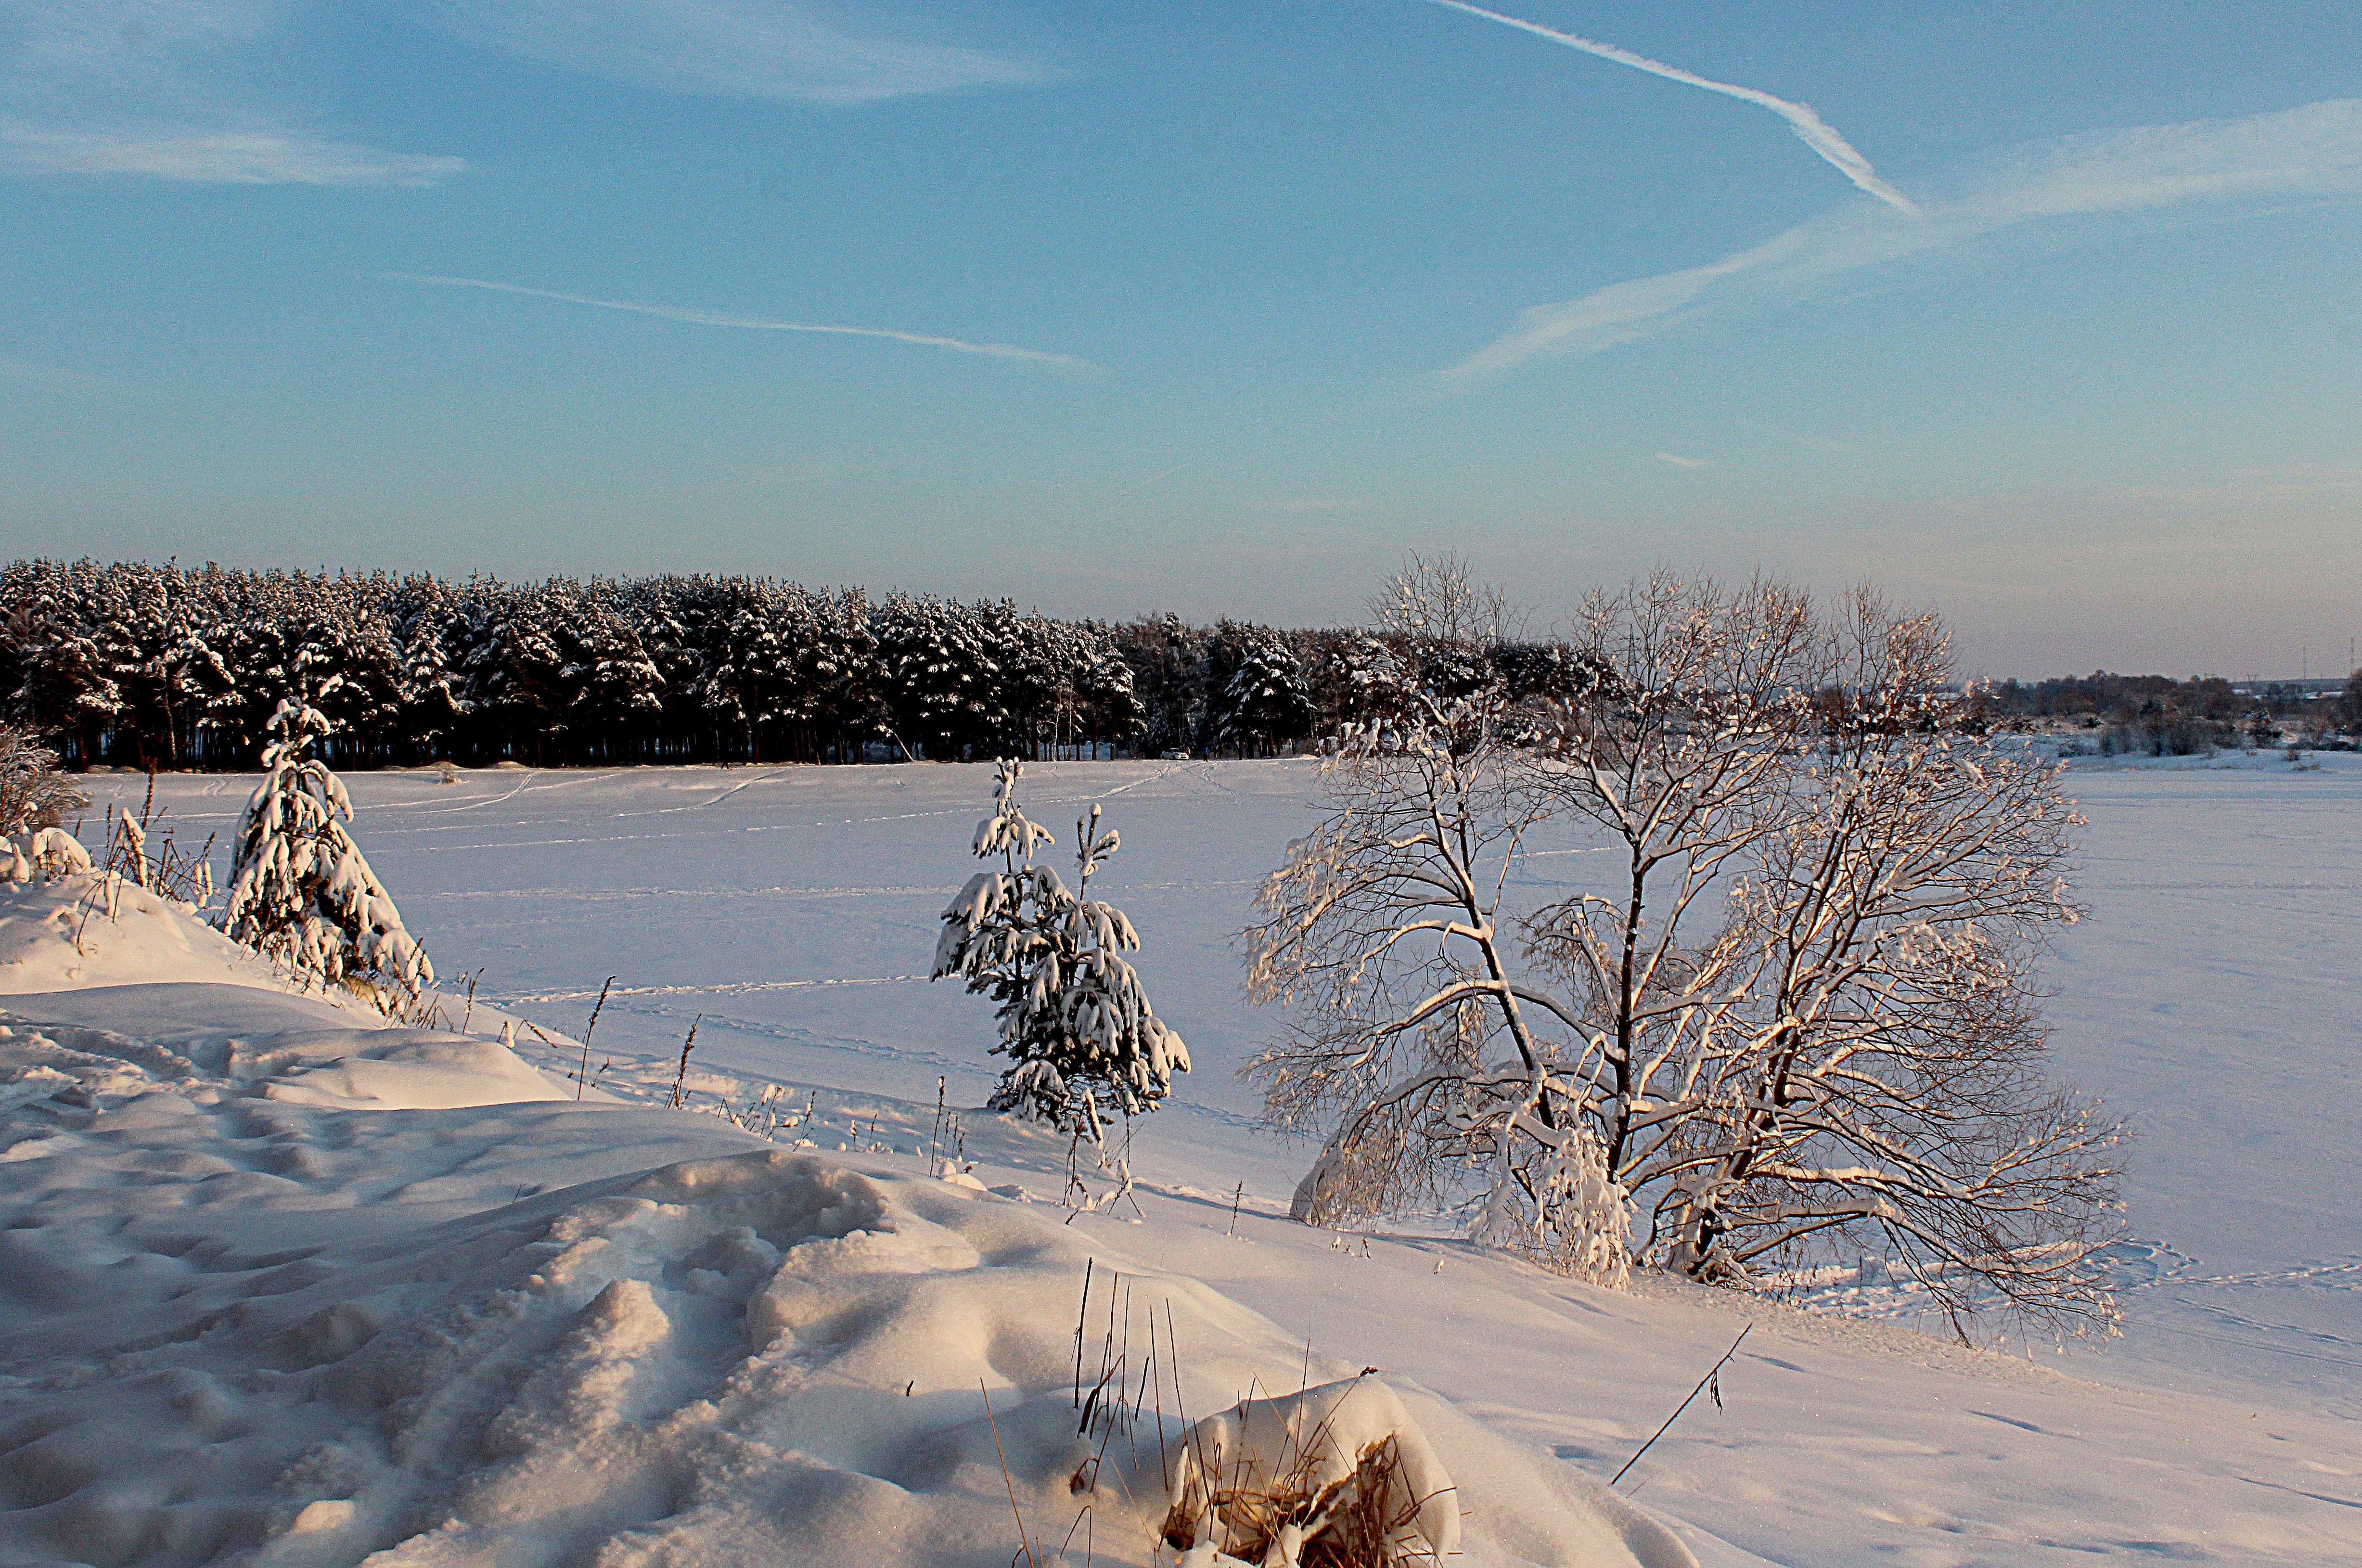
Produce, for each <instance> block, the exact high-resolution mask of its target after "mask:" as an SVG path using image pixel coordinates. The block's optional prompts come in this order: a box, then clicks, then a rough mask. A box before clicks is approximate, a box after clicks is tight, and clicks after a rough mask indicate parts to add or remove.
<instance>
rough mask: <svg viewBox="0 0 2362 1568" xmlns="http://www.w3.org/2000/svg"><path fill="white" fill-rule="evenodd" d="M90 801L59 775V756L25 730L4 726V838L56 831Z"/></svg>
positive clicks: (0, 766) (0, 792) (0, 733)
mask: <svg viewBox="0 0 2362 1568" xmlns="http://www.w3.org/2000/svg"><path fill="white" fill-rule="evenodd" d="M89 804H90V797H89V796H88V795H85V794H83V792H82V791H81V790H79V789H76V788H75V787H74V782H73V780H72V779H71V778H67V777H65V775H63V774H61V773H60V772H59V771H58V754H57V753H56V752H54V751H51V750H50V748H49V747H48V746H45V745H41V744H40V743H39V741H37V740H35V739H34V738H33V737H32V736H31V735H29V734H26V733H25V732H24V731H23V730H19V729H15V728H11V727H10V726H8V725H6V724H0V834H20V833H27V832H29V831H31V830H33V829H36V828H53V827H56V826H58V825H59V824H60V823H61V822H62V821H64V819H65V813H66V812H73V811H80V810H81V809H82V808H83V807H84V806H87V805H89Z"/></svg>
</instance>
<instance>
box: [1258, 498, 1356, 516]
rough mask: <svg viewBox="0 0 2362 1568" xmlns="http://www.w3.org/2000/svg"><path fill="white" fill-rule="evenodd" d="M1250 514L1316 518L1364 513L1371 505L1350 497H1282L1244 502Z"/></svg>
mask: <svg viewBox="0 0 2362 1568" xmlns="http://www.w3.org/2000/svg"><path fill="white" fill-rule="evenodd" d="M1242 504H1243V505H1244V506H1245V508H1246V510H1248V511H1249V512H1275V513H1280V514H1282V515H1284V516H1314V515H1318V514H1319V513H1329V512H1364V511H1367V510H1368V509H1369V505H1370V503H1369V502H1366V501H1363V500H1361V499H1359V498H1358V497H1355V496H1348V495H1282V496H1274V497H1272V498H1270V499H1268V500H1264V501H1249V502H1242Z"/></svg>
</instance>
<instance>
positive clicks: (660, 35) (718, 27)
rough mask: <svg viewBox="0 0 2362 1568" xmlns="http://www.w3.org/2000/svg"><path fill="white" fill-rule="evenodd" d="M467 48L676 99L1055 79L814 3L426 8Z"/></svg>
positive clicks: (480, 3)
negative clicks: (904, 35) (839, 16)
mask: <svg viewBox="0 0 2362 1568" xmlns="http://www.w3.org/2000/svg"><path fill="white" fill-rule="evenodd" d="M418 12H419V14H420V15H422V16H424V17H426V18H427V19H429V20H430V21H431V22H432V23H433V24H434V25H435V26H436V27H437V28H441V29H442V30H443V31H446V32H447V33H449V34H451V35H452V36H453V37H455V38H458V39H463V40H465V41H467V42H469V43H473V44H477V45H480V46H482V47H484V48H488V49H494V50H501V51H502V52H503V53H507V54H513V55H518V56H521V57H523V58H524V59H527V60H535V61H542V62H544V63H546V64H550V65H559V66H564V67H566V68H568V69H569V70H574V71H580V72H587V73H589V74H591V75H594V76H603V77H607V78H609V79H611V80H613V81H620V82H627V83H633V84H635V85H638V86H644V87H654V88H657V89H659V90H662V91H666V92H673V93H701V94H718V95H721V96H724V97H736V98H773V99H782V100H787V101H789V102H797V103H808V104H866V103H872V102H875V101H877V100H878V99H881V98H899V97H906V96H909V95H911V94H921V93H942V92H947V91H951V90H953V89H956V88H963V87H1007V86H1017V85H1021V84H1023V83H1032V82H1039V81H1043V80H1045V79H1046V78H1048V77H1049V76H1050V75H1051V74H1052V72H1050V71H1049V70H1048V69H1047V68H1046V67H1045V66H1043V64H1041V63H1040V62H1039V61H1032V60H1029V59H1026V58H1024V57H1022V56H1021V55H1015V54H1007V53H1002V52H999V51H996V50H988V49H977V48H972V47H967V46H964V45H959V44H950V43H941V42H932V41H924V40H916V39H892V38H888V37H883V36H880V35H881V33H882V32H883V31H884V29H883V28H881V26H880V24H879V21H878V18H877V8H876V7H875V6H871V7H869V8H867V9H866V10H863V11H858V12H855V13H854V15H855V16H857V17H859V18H860V25H859V26H857V27H856V26H854V25H851V24H849V23H839V22H838V21H836V20H834V19H833V18H832V17H831V15H830V13H829V12H828V11H827V10H826V9H823V8H822V6H815V5H812V4H810V3H808V0H425V4H423V5H421V6H419V8H418Z"/></svg>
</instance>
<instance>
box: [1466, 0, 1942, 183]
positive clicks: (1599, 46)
mask: <svg viewBox="0 0 2362 1568" xmlns="http://www.w3.org/2000/svg"><path fill="white" fill-rule="evenodd" d="M1434 3H1435V4H1436V5H1438V6H1450V7H1451V9H1452V10H1454V11H1465V12H1467V13H1468V14H1469V15H1470V16H1472V17H1484V18H1485V20H1486V21H1488V22H1498V23H1500V24H1501V25H1502V26H1503V27H1505V28H1517V29H1518V31H1520V32H1528V33H1531V34H1533V35H1534V36H1535V37H1536V38H1541V39H1550V40H1551V42H1552V43H1559V44H1564V45H1565V46H1566V47H1567V48H1569V49H1579V50H1582V51H1583V52H1584V53H1585V54H1595V55H1597V56H1598V57H1599V58H1600V59H1602V60H1612V61H1616V63H1617V64H1618V65H1628V66H1630V67H1632V68H1633V69H1634V70H1636V71H1645V72H1649V73H1650V75H1652V76H1661V77H1663V78H1665V79H1666V80H1667V81H1669V82H1683V83H1688V84H1689V85H1690V86H1692V87H1703V88H1705V90H1706V91H1707V92H1709V93H1720V94H1723V95H1725V96H1726V97H1731V98H1744V99H1745V100H1746V101H1747V102H1749V103H1750V104H1760V105H1762V106H1763V107H1765V108H1767V109H1769V110H1771V112H1772V113H1773V114H1775V115H1777V116H1780V117H1781V118H1782V119H1783V120H1785V121H1787V122H1788V128H1789V129H1791V130H1793V131H1794V132H1795V133H1796V135H1797V137H1798V138H1801V139H1802V140H1803V142H1804V144H1805V146H1806V147H1809V148H1811V149H1813V150H1814V151H1815V152H1817V153H1819V154H1820V155H1821V156H1822V157H1823V158H1824V159H1827V160H1828V162H1829V163H1830V164H1831V165H1832V166H1833V167H1834V168H1835V169H1836V170H1837V171H1838V172H1839V173H1841V174H1843V175H1844V176H1845V177H1846V178H1847V179H1849V180H1850V181H1852V182H1854V183H1855V184H1856V185H1859V186H1860V187H1861V189H1863V190H1865V191H1867V192H1869V193H1871V195H1873V196H1876V197H1877V198H1878V199H1879V200H1880V201H1882V202H1884V203H1885V204H1887V205H1888V206H1891V207H1894V208H1897V209H1899V210H1901V211H1903V212H1906V213H1915V212H1917V211H1918V210H1919V208H1918V206H1917V205H1916V204H1915V203H1914V202H1913V201H1912V200H1911V198H1910V197H1908V196H1906V195H1904V193H1902V192H1900V191H1898V190H1896V189H1895V188H1894V187H1893V186H1892V185H1890V184H1888V183H1887V182H1885V181H1883V180H1882V179H1880V178H1879V177H1878V171H1876V170H1874V169H1872V168H1871V166H1870V160H1869V159H1867V158H1864V157H1863V156H1862V155H1861V154H1860V153H1859V152H1856V151H1855V150H1854V149H1853V144H1852V143H1850V142H1849V141H1847V140H1846V138H1843V137H1841V136H1839V135H1838V133H1837V132H1836V131H1835V130H1833V129H1831V128H1830V127H1829V125H1828V123H1827V121H1826V120H1823V119H1822V118H1821V116H1818V115H1816V114H1815V113H1813V109H1812V105H1809V104H1792V103H1790V102H1789V101H1788V100H1787V99H1785V98H1775V97H1773V96H1772V95H1771V94H1769V93H1765V92H1760V91H1759V90H1757V89H1756V88H1753V87H1741V86H1738V85H1737V84H1736V83H1729V82H1716V81H1715V80H1714V79H1713V78H1712V77H1709V76H1700V75H1698V74H1697V73H1696V72H1693V71H1683V69H1682V68H1681V67H1680V66H1678V65H1667V64H1666V63H1665V62H1664V61H1661V60H1650V58H1649V57H1648V56H1647V55H1645V54H1634V53H1633V52H1632V51H1631V50H1627V49H1617V47H1616V46H1615V45H1614V44H1606V43H1601V42H1599V41H1598V40H1597V39H1585V38H1577V37H1576V36H1575V35H1574V34H1573V33H1562V32H1560V31H1558V30H1557V29H1556V28H1545V27H1543V26H1541V25H1540V23H1537V22H1522V21H1519V20H1518V18H1517V17H1504V16H1503V15H1501V13H1500V12H1498V11H1487V10H1485V8H1484V7H1483V6H1471V5H1468V4H1467V3H1466V0H1434Z"/></svg>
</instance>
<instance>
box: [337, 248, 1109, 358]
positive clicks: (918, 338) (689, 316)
mask: <svg viewBox="0 0 2362 1568" xmlns="http://www.w3.org/2000/svg"><path fill="white" fill-rule="evenodd" d="M374 276H376V277H380V278H391V279H393V280H394V281H395V282H403V283H434V284H437V285H439V286H441V287H444V288H451V289H490V290H491V291H492V292H493V293H502V294H524V295H527V296H529V297H530V298H533V299H537V300H563V301H565V302H566V303H567V304H586V305H597V306H598V307H599V308H600V309H602V310H628V311H633V312H635V313H637V314H638V315H653V316H660V317H662V318H663V319H664V320H667V321H686V322H691V323H694V324H695V325H697V326H736V327H743V328H745V329H747V330H749V331H754V332H825V333H831V334H833V335H835V336H837V337H887V338H891V339H892V340H893V341H895V342H897V343H916V344H918V345H919V346H920V347H922V348H949V349H952V350H953V351H955V352H956V353H961V354H982V355H984V356H985V357H987V358H988V359H1025V360H1030V361H1032V363H1034V364H1037V365H1061V366H1064V367H1065V368H1066V369H1068V370H1092V369H1095V368H1096V367H1094V366H1093V365H1092V364H1091V362H1090V361H1089V360H1087V359H1076V358H1075V357H1074V356H1073V355H1072V354H1050V353H1045V352H1043V350H1042V349H1039V348H1013V347H1011V346H1010V345H1009V344H1006V343H970V342H967V341H966V340H965V339H964V338H958V337H931V336H929V335H927V334H925V333H922V332H893V331H889V330H888V329H887V328H885V327H882V326H822V325H819V324H816V323H812V322H803V321H774V320H772V319H771V318H770V317H768V316H761V315H720V314H718V313H716V312H714V311H710V310H682V309H680V308H679V307H678V306H675V305H653V304H633V303H632V302H630V301H628V300H600V299H592V298H591V297H590V295H588V294H566V293H558V292H557V290H555V289H528V288H525V287H524V286H522V285H520V284H516V283H495V282H489V281H487V280H485V279H482V278H444V277H437V276H436V275H434V274H432V273H427V272H379V273H376V274H374Z"/></svg>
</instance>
